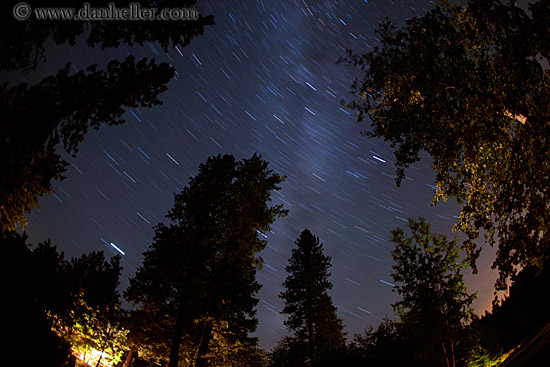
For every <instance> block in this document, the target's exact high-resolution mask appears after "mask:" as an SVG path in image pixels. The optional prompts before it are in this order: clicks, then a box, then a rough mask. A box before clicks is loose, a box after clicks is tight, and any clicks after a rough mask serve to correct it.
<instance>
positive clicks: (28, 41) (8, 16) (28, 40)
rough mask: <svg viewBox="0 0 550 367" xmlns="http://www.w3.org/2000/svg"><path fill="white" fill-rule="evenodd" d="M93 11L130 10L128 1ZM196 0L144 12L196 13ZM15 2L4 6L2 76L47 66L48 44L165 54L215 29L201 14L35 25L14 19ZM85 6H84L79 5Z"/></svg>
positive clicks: (157, 2)
mask: <svg viewBox="0 0 550 367" xmlns="http://www.w3.org/2000/svg"><path fill="white" fill-rule="evenodd" d="M87 3H88V4H90V8H106V7H107V6H108V4H109V3H113V4H115V6H116V7H117V8H119V9H120V8H124V7H128V4H129V2H128V1H118V0H117V1H110V0H109V1H106V0H105V1H104V0H94V1H88V2H87ZM195 3H196V0H151V1H146V2H141V3H140V5H141V7H142V8H146V7H147V8H158V9H163V8H176V7H177V8H192V7H193V6H194V5H195ZM15 4H17V2H15V1H6V2H3V3H2V9H3V12H2V25H1V27H2V36H0V46H1V49H2V51H3V52H2V54H1V56H0V71H13V70H27V71H30V70H34V69H36V67H37V65H38V64H39V63H41V62H43V61H45V58H46V56H45V55H46V53H45V51H46V50H45V47H44V44H45V43H46V42H47V41H48V40H49V39H50V38H51V39H53V41H54V43H55V44H56V45H63V44H68V45H71V46H72V45H74V44H75V43H76V42H77V40H78V38H79V37H81V36H82V37H85V42H86V44H87V45H88V46H89V47H95V46H100V47H101V48H102V49H107V48H114V47H118V46H119V45H121V44H126V45H128V46H132V45H135V44H137V45H144V44H145V43H147V42H153V43H154V42H156V43H158V44H159V45H160V46H161V47H162V49H163V50H164V51H165V52H166V51H168V49H169V47H177V46H180V47H185V46H187V45H189V43H190V42H191V40H192V39H193V38H195V37H197V36H199V35H202V34H203V33H204V27H206V26H209V25H213V24H214V17H213V16H212V15H204V14H199V18H198V19H196V20H193V21H158V20H150V21H149V20H147V21H145V20H143V21H124V20H118V21H116V20H109V21H93V22H83V21H76V20H71V21H69V20H65V21H63V20H37V19H34V17H31V18H29V19H28V20H26V21H19V20H17V19H15V18H14V16H13V15H12V8H13V6H14V5H15ZM75 5H77V4H75V3H74V2H72V1H68V0H60V1H57V2H56V3H55V6H56V7H60V8H62V7H66V8H74V7H75ZM78 5H80V6H82V4H78ZM50 6H52V4H51V3H49V2H47V1H44V0H38V1H33V2H32V7H33V8H40V7H50Z"/></svg>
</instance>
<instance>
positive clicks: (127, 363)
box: [122, 345, 136, 367]
mask: <svg viewBox="0 0 550 367" xmlns="http://www.w3.org/2000/svg"><path fill="white" fill-rule="evenodd" d="M135 350H136V346H135V345H132V347H131V348H130V351H129V352H128V355H127V356H126V359H125V360H124V364H123V365H122V367H130V362H131V361H132V357H133V356H134V352H135Z"/></svg>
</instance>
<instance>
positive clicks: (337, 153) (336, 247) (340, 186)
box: [26, 0, 494, 348]
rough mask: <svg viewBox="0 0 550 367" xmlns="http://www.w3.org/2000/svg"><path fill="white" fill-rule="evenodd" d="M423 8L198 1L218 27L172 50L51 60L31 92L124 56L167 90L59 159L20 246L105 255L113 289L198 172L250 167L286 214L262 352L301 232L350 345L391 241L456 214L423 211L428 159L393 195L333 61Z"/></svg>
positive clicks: (376, 312) (271, 242)
mask: <svg viewBox="0 0 550 367" xmlns="http://www.w3.org/2000/svg"><path fill="white" fill-rule="evenodd" d="M432 6H433V5H432V2H431V1H398V0H395V1H390V0H378V1H376V0H372V1H364V0H361V1H359V0H355V1H351V0H346V1H335V0H332V1H302V0H299V1H298V0H296V1H294V0H288V1H271V0H266V1H252V0H251V1H242V0H239V1H202V2H199V4H198V8H199V10H200V11H201V12H202V13H203V14H214V15H215V20H216V25H215V26H213V27H209V28H207V29H206V31H205V34H204V35H203V36H201V37H199V38H197V39H195V40H193V41H192V43H191V45H190V46H188V47H186V48H183V49H182V48H180V49H178V50H176V49H172V50H170V51H169V52H168V53H167V54H165V53H164V52H163V51H162V50H161V49H160V47H158V46H157V45H155V44H150V45H146V46H145V47H134V48H128V47H120V48H117V49H114V50H107V51H101V50H99V49H89V48H87V47H86V46H85V45H78V44H77V45H76V46H74V47H72V48H71V47H61V48H56V49H49V50H48V51H47V55H46V56H47V62H46V64H44V65H42V66H41V68H40V70H39V72H38V73H37V74H36V75H35V76H33V75H31V76H30V78H31V80H32V79H33V78H34V77H38V76H43V75H45V74H48V73H53V72H55V71H56V70H57V69H58V68H59V67H60V66H61V65H62V64H64V63H65V62H67V61H71V62H72V63H73V65H74V68H75V70H81V69H84V68H85V67H86V66H88V65H89V64H92V63H99V64H100V65H103V64H104V63H105V62H107V61H108V60H110V59H111V58H118V59H123V58H125V57H126V56H127V55H129V54H135V55H136V56H137V57H138V58H140V57H148V58H155V59H156V60H158V61H166V62H169V63H171V64H172V65H173V66H174V67H175V68H176V70H177V76H176V78H175V79H174V80H172V81H171V82H170V83H169V85H168V87H169V89H168V91H167V92H165V93H164V94H163V95H161V99H162V100H163V101H164V104H163V105H161V106H157V107H154V108H151V109H141V108H140V109H132V110H129V111H128V113H127V122H126V124H125V125H123V126H116V127H108V128H104V129H101V130H99V131H98V132H96V131H93V132H90V133H89V134H88V135H87V136H86V139H85V141H84V143H83V144H82V145H81V148H80V152H79V154H78V157H77V158H76V159H71V158H70V157H66V158H67V160H68V161H69V162H71V166H70V168H69V170H68V172H67V179H66V180H64V181H63V182H61V183H59V182H58V183H56V184H55V190H56V193H55V194H54V195H50V196H48V197H44V198H42V199H41V200H40V206H41V209H40V210H37V211H34V212H33V213H32V214H31V215H29V216H28V220H29V225H28V227H27V228H26V230H27V232H28V233H29V235H30V239H31V241H32V242H34V243H36V242H39V241H43V240H45V239H47V238H51V240H52V243H53V244H54V245H56V246H58V248H60V249H62V250H63V251H64V252H65V255H66V257H71V256H79V255H80V254H82V253H84V252H89V251H92V250H104V251H105V252H106V254H108V255H114V254H116V253H117V251H116V250H115V249H114V248H113V247H112V246H110V244H111V243H113V244H115V245H116V246H117V247H118V248H119V249H120V250H121V251H123V252H124V253H125V255H124V256H123V266H124V268H125V269H124V273H123V279H122V286H123V287H124V286H126V284H127V279H128V278H129V277H131V276H132V275H133V273H134V272H135V270H136V269H137V268H138V267H139V266H140V264H141V260H142V253H143V251H145V250H146V249H147V247H148V246H149V245H150V244H151V241H152V238H153V229H152V227H153V226H154V225H156V224H157V223H159V222H161V221H165V218H164V216H165V215H166V214H167V212H168V210H169V209H170V207H171V206H172V203H173V194H174V193H175V192H177V191H178V190H180V189H181V188H182V187H184V186H185V185H186V184H187V182H188V179H189V177H190V176H192V175H195V174H196V173H197V170H198V165H199V164H200V163H201V162H203V161H205V160H206V159H207V158H208V157H209V156H212V155H216V154H218V153H222V154H223V153H230V154H233V155H235V157H236V158H237V159H242V158H248V157H250V156H251V155H252V154H253V153H254V152H258V153H260V154H261V155H262V156H263V158H264V159H266V160H267V161H269V162H270V163H271V167H272V168H273V169H274V170H275V171H276V172H278V173H280V174H282V175H286V176H287V177H288V178H287V180H286V182H285V183H284V184H283V185H282V190H280V191H279V192H278V193H275V194H274V195H273V198H274V203H284V204H285V207H286V208H287V209H289V210H290V214H289V215H288V216H287V217H285V218H282V219H278V220H277V221H276V222H275V224H274V225H273V231H272V232H271V233H267V236H268V246H267V248H266V249H265V250H264V251H263V252H262V253H261V256H262V258H263V259H264V260H265V265H264V268H263V270H262V271H261V272H259V274H258V279H259V281H260V283H262V284H263V288H262V290H261V292H260V293H259V295H258V297H259V298H260V302H259V304H258V316H259V319H260V323H259V327H258V330H257V335H258V336H259V337H260V344H261V346H262V347H264V348H271V347H273V346H274V345H275V344H276V342H277V340H279V339H280V338H281V337H282V336H283V335H284V334H285V329H284V326H283V320H284V316H282V315H280V313H279V312H280V311H281V309H282V306H283V304H282V302H281V300H280V299H279V298H278V294H279V292H280V291H281V290H282V286H281V283H282V282H283V281H284V279H285V277H286V273H285V271H284V267H285V266H286V264H287V261H288V258H289V256H290V250H291V248H292V247H293V245H294V241H295V240H296V238H297V237H298V236H299V234H300V232H301V231H302V230H303V229H304V228H308V229H310V230H311V231H312V232H313V233H314V234H315V235H317V236H319V237H320V239H321V241H322V242H323V243H324V247H325V252H326V254H328V255H329V256H331V257H332V265H333V267H332V268H331V273H332V278H331V280H332V282H333V284H334V288H333V290H332V291H331V295H332V297H333V301H334V303H335V305H336V306H337V307H338V313H339V315H340V317H342V318H343V320H344V324H345V326H346V331H347V332H348V336H349V337H352V336H353V334H354V333H358V332H361V331H363V330H364V329H365V328H366V327H368V326H369V325H373V326H375V325H377V324H378V322H379V321H380V319H381V318H383V317H384V316H389V317H392V309H391V303H393V302H395V301H396V300H397V295H396V294H395V293H393V292H392V286H391V285H390V284H391V282H392V279H391V276H390V271H391V265H392V260H391V255H390V251H391V250H392V248H393V245H392V243H391V242H390V241H389V240H388V238H389V233H390V231H391V230H392V229H394V228H396V227H403V226H405V224H406V219H407V218H410V217H417V216H424V217H425V218H427V219H428V220H429V221H430V222H432V225H433V229H434V230H435V231H439V232H442V233H445V234H447V235H452V232H451V228H452V226H453V224H454V223H455V222H456V217H455V216H457V215H458V206H457V205H456V204H455V203H443V204H439V205H438V206H437V207H432V206H431V205H430V201H431V199H432V197H433V193H434V187H433V186H432V185H433V183H434V173H433V172H432V170H431V169H430V166H429V164H430V161H429V158H427V159H424V160H423V161H422V162H420V163H419V164H417V165H415V166H413V167H411V168H410V169H409V170H408V171H407V172H406V173H407V175H408V177H407V179H406V180H405V181H404V183H403V184H402V186H401V187H396V185H395V182H394V178H393V177H394V174H395V167H394V164H393V162H394V160H393V154H392V151H391V149H390V148H389V146H388V145H387V144H385V143H384V142H383V141H380V140H374V139H368V138H366V137H362V136H361V135H360V131H361V130H362V129H366V128H367V127H368V125H367V124H366V123H363V124H357V123H356V118H355V116H354V115H353V112H351V113H350V111H345V110H343V109H342V108H341V106H340V100H341V99H349V98H351V97H352V96H351V95H350V94H349V92H348V90H349V86H350V85H351V82H352V80H353V78H354V77H355V76H359V75H360V74H357V70H355V71H354V70H352V69H349V68H347V67H345V66H343V65H337V64H336V60H337V59H338V58H339V57H340V56H342V55H344V51H345V49H348V48H351V49H353V50H355V51H368V50H369V49H371V48H372V47H373V46H374V45H376V42H377V41H376V35H375V34H374V29H375V28H376V26H377V25H378V23H379V22H380V21H381V20H383V19H384V18H385V17H389V18H390V19H392V20H393V21H395V22H396V23H399V24H401V23H402V22H403V21H404V19H406V18H409V17H412V16H415V15H422V14H424V13H425V12H426V11H427V10H429V9H430V8H431V7H432ZM489 265H490V261H483V259H482V261H481V262H480V270H481V275H479V276H476V277H472V276H468V284H469V285H470V290H471V291H475V290H480V291H481V292H482V293H481V294H480V296H479V301H478V302H477V303H476V305H477V307H478V308H479V309H480V310H481V309H483V308H484V307H486V306H487V305H489V304H490V301H491V299H492V288H491V287H492V285H493V280H494V277H489V276H488V275H487V271H486V269H487V268H488V266H489Z"/></svg>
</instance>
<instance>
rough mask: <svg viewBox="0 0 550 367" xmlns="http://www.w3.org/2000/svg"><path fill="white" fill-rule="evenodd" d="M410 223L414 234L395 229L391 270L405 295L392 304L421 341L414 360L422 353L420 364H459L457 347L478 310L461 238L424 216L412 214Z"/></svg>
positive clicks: (407, 329)
mask: <svg viewBox="0 0 550 367" xmlns="http://www.w3.org/2000/svg"><path fill="white" fill-rule="evenodd" d="M408 228H409V229H410V231H411V236H410V237H407V236H405V233H404V231H403V229H401V228H398V229H395V230H393V231H392V242H394V243H395V244H396V247H395V249H394V250H393V251H392V257H393V259H394V261H395V264H394V265H393V266H392V269H393V272H392V274H391V275H392V277H393V279H394V281H395V282H396V283H397V285H396V287H395V288H394V289H395V290H396V291H397V293H398V294H399V295H400V296H401V299H400V300H399V301H398V302H396V303H395V304H394V305H393V307H394V309H395V310H396V312H397V315H398V316H399V318H400V320H399V321H400V323H401V325H402V327H403V328H404V329H403V332H404V333H405V335H406V337H407V338H410V335H413V336H414V338H410V339H409V340H415V341H416V343H417V350H416V351H415V354H416V356H415V357H414V358H413V359H412V360H414V359H415V358H418V362H419V363H420V365H426V363H427V361H431V362H428V363H427V364H428V365H430V364H431V365H436V364H439V365H441V364H443V363H445V362H446V364H447V366H451V365H452V366H455V364H456V358H455V355H456V352H455V351H456V348H457V346H458V345H459V341H460V336H461V333H462V331H463V329H464V326H465V325H466V324H467V323H468V322H469V321H470V319H471V316H472V314H473V309H472V308H471V305H472V302H473V300H474V298H475V295H470V294H468V293H467V291H466V286H465V284H464V279H463V275H462V274H461V272H460V271H461V269H462V268H463V265H461V264H460V259H459V247H458V243H457V242H458V241H457V239H456V238H455V239H454V240H453V241H447V237H446V236H444V235H441V234H433V233H431V231H430V224H429V223H426V222H425V221H424V219H423V218H420V219H419V220H412V219H410V220H409V224H408ZM407 334H408V336H407ZM411 365H413V364H411Z"/></svg>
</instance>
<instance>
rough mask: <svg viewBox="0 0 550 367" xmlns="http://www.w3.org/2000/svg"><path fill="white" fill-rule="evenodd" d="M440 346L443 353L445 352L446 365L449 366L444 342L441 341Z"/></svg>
mask: <svg viewBox="0 0 550 367" xmlns="http://www.w3.org/2000/svg"><path fill="white" fill-rule="evenodd" d="M441 346H442V347H443V353H445V361H446V362H447V367H451V365H450V364H449V356H448V355H447V348H445V342H441Z"/></svg>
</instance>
